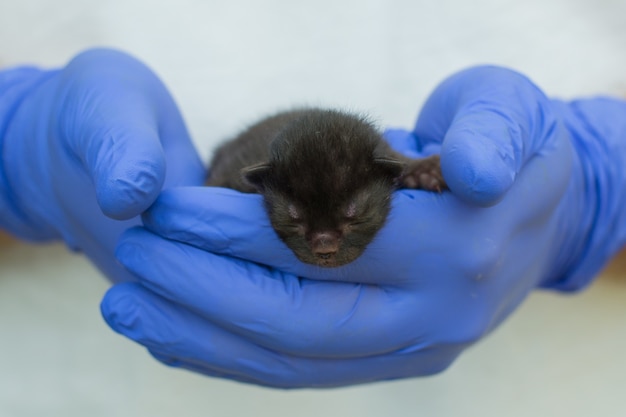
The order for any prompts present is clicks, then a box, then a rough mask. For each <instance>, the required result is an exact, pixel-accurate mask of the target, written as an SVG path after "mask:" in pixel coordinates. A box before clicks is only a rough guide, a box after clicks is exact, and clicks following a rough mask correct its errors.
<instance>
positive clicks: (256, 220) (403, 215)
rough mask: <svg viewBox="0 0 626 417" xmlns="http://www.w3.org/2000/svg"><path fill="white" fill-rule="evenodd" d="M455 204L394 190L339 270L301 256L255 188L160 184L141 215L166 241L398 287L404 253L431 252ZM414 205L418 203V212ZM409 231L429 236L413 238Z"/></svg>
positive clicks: (312, 274)
mask: <svg viewBox="0 0 626 417" xmlns="http://www.w3.org/2000/svg"><path fill="white" fill-rule="evenodd" d="M450 203H452V204H450ZM457 204H458V202H457V201H456V199H454V197H452V196H451V195H450V194H437V193H429V192H423V191H421V192H420V191H417V192H413V191H402V194H401V193H396V194H395V196H394V199H393V200H392V210H391V213H390V215H389V218H388V221H387V224H386V225H385V227H383V228H382V229H381V230H380V231H379V232H378V234H377V236H376V238H375V239H374V240H373V241H372V242H371V243H370V244H369V245H368V246H367V247H366V249H365V251H364V253H363V254H362V255H361V256H360V257H359V258H358V259H356V260H355V261H354V262H351V263H350V264H348V265H344V266H342V267H338V268H320V267H318V266H316V265H310V264H304V263H302V262H300V261H299V260H298V259H297V258H296V256H295V255H294V253H293V252H292V251H291V249H289V248H288V247H287V246H286V245H285V244H284V243H283V242H282V241H281V240H280V239H279V238H278V236H277V234H276V232H275V231H274V229H273V228H272V226H271V224H270V222H269V219H268V216H267V213H266V211H265V208H264V206H263V198H262V196H260V195H257V194H243V193H239V192H237V191H234V190H230V189H226V188H217V187H179V188H175V189H169V190H164V191H163V192H162V193H161V195H160V196H159V197H158V199H157V200H156V202H155V203H154V204H153V205H152V206H151V207H150V209H149V210H148V211H146V212H145V213H144V214H143V216H142V218H143V222H144V226H145V227H146V229H148V230H150V231H152V232H153V233H155V234H158V235H160V236H162V237H165V238H167V239H171V240H176V241H179V242H184V243H187V244H190V245H193V246H195V247H197V248H200V249H204V250H206V251H210V252H214V253H219V254H222V255H228V256H234V257H237V258H242V259H246V260H249V261H253V262H256V263H260V264H264V265H269V266H272V267H274V268H277V269H279V270H281V271H285V272H288V273H292V274H294V275H297V276H299V277H305V278H311V279H316V280H332V281H349V282H359V283H366V284H375V285H379V284H386V285H403V284H405V283H406V281H407V279H408V278H407V275H408V274H409V273H411V272H410V271H408V270H407V269H406V268H405V267H407V268H408V265H409V264H410V263H408V262H406V259H409V258H414V257H415V254H416V253H430V252H433V250H434V249H433V248H434V247H435V246H437V245H436V244H434V243H433V239H432V236H441V230H445V229H446V228H447V227H448V225H449V224H450V222H451V220H450V219H452V221H455V220H454V219H455V217H454V216H455V213H456V210H457V207H456V205H457ZM400 207H402V208H401V209H400ZM416 207H420V208H421V209H420V210H417V211H416V209H415V208H416ZM407 221H408V222H409V223H408V224H407ZM412 236H430V238H429V239H414V238H412ZM446 236H447V235H446ZM460 237H462V235H458V234H455V235H450V236H448V237H447V240H446V241H445V242H441V244H446V245H453V244H454V243H453V240H455V239H457V238H460ZM403 240H404V241H406V243H410V244H400V245H399V244H398V241H403ZM409 240H410V242H409ZM440 249H441V248H440ZM389 265H394V268H389Z"/></svg>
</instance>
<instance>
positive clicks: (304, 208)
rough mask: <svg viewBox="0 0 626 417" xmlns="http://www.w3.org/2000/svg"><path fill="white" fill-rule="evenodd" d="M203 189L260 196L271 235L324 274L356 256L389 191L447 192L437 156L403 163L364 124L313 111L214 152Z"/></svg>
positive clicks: (280, 119) (283, 116) (385, 208)
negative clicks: (270, 226) (279, 239)
mask: <svg viewBox="0 0 626 417" xmlns="http://www.w3.org/2000/svg"><path fill="white" fill-rule="evenodd" d="M206 185H209V186H217V187H227V188H233V189H235V190H239V191H242V192H246V193H260V194H262V195H263V197H264V201H265V207H266V209H267V212H268V215H269V218H270V221H271V223H272V226H273V228H274V229H275V230H276V233H277V234H278V236H279V237H280V238H281V239H282V240H283V241H284V242H285V244H286V245H287V246H288V247H289V248H290V249H291V250H292V251H293V252H294V253H295V255H296V256H297V257H298V259H300V260H301V261H302V262H306V263H310V264H315V265H319V266H323V267H336V266H341V265H345V264H347V263H349V262H352V261H353V260H355V259H356V258H358V257H359V256H360V255H361V253H363V251H364V250H365V248H366V247H367V245H368V244H369V243H370V242H371V241H372V239H373V238H374V236H375V235H376V233H377V232H378V230H380V228H381V227H382V226H383V225H384V223H385V220H386V218H387V215H388V213H389V210H390V202H391V195H392V193H393V191H394V190H395V189H396V188H398V187H404V188H423V189H428V190H433V191H441V190H443V189H445V188H446V184H445V182H444V180H443V178H442V176H441V170H440V167H439V157H438V156H436V155H433V156H430V157H427V158H423V159H409V158H407V157H404V156H402V155H400V154H399V153H397V152H394V151H393V150H392V149H391V148H390V147H389V145H387V143H386V142H385V140H384V139H383V138H382V135H381V133H380V132H379V131H378V130H377V129H376V128H375V127H374V125H373V124H372V123H371V122H370V121H368V120H367V118H365V117H363V116H359V115H354V114H349V113H346V112H343V111H338V110H330V109H318V108H306V109H298V110H292V111H286V112H282V113H278V114H275V115H273V116H270V117H268V118H265V119H263V120H261V121H260V122H258V123H256V124H254V125H252V126H251V127H249V128H248V129H246V130H245V131H243V132H242V133H241V134H240V135H238V136H237V137H235V138H234V139H232V140H230V141H228V142H226V143H224V144H223V145H221V146H220V147H219V148H218V149H217V150H216V152H215V154H214V156H213V159H212V162H211V165H210V174H209V177H208V179H207V182H206Z"/></svg>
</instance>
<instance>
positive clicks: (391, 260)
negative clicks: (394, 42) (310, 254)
mask: <svg viewBox="0 0 626 417" xmlns="http://www.w3.org/2000/svg"><path fill="white" fill-rule="evenodd" d="M387 136H388V139H389V140H390V141H391V142H392V144H393V145H394V146H395V147H396V148H397V149H399V150H401V151H404V152H406V153H407V154H425V153H432V152H441V163H442V167H443V173H444V176H445V179H446V181H447V183H448V184H449V186H450V188H451V191H452V192H451V193H448V192H446V193H443V194H437V193H429V192H424V191H413V190H401V191H398V192H397V193H396V194H395V196H394V200H393V207H392V211H391V214H390V217H389V221H388V223H387V225H386V226H385V227H384V228H383V230H381V232H380V234H379V235H378V236H377V238H376V239H375V240H374V242H373V243H372V244H371V245H370V246H369V247H368V248H367V250H366V252H365V253H364V255H363V256H362V257H361V258H359V259H358V260H357V261H355V262H354V263H352V264H350V265H346V266H344V267H341V268H336V269H321V268H316V267H313V266H310V265H303V264H301V263H299V262H298V261H297V260H296V258H295V256H294V255H293V254H292V253H291V252H290V251H289V250H288V249H287V248H286V247H285V246H284V245H283V244H282V243H281V242H280V241H279V239H278V238H277V237H276V236H275V234H274V232H273V230H272V229H271V227H270V224H269V222H268V220H267V216H266V214H265V212H264V209H263V206H262V201H261V197H260V196H258V195H244V194H240V193H238V192H235V191H232V190H226V189H219V188H198V187H196V188H194V187H184V188H178V189H171V190H166V191H165V192H164V193H163V194H162V195H161V196H160V197H159V199H158V200H157V202H156V203H155V205H153V206H152V208H151V209H150V210H149V211H148V212H147V213H146V215H145V217H144V223H145V227H146V229H147V230H146V229H143V228H135V229H131V230H129V231H128V232H127V233H125V234H124V236H123V237H122V240H121V243H120V246H119V247H118V251H117V256H118V258H119V260H120V261H121V262H122V263H123V264H124V265H125V266H126V267H127V268H128V269H129V270H131V271H132V272H134V273H135V274H137V276H138V277H139V282H140V284H137V283H128V284H121V285H118V286H115V287H113V288H112V289H111V290H109V292H108V293H107V295H106V296H105V298H104V300H103V302H102V311H103V315H104V317H105V319H106V320H107V322H108V323H109V325H111V326H112V327H113V329H115V330H116V331H118V332H120V333H122V334H123V335H125V336H127V337H129V338H131V339H133V340H135V341H137V342H139V343H141V344H142V345H144V346H146V347H147V348H148V349H149V351H150V352H151V353H152V354H153V355H154V356H155V357H156V358H158V359H159V360H161V361H163V362H164V363H167V364H170V365H173V366H177V367H183V368H187V369H191V370H194V371H197V372H201V373H204V374H208V375H213V376H219V377H225V378H231V379H235V380H239V381H244V382H250V383H255V384H262V385H268V386H275V387H326V386H337V385H347V384H356V383H363V382H368V381H376V380H385V379H394V378H405V377H413V376H420V375H428V374H433V373H436V372H440V371H442V370H443V369H445V368H446V367H447V366H449V365H450V363H451V362H452V361H453V360H454V359H455V358H456V357H457V356H458V355H459V354H460V353H461V352H462V351H463V350H464V349H465V348H467V347H468V346H469V345H470V344H472V343H473V342H475V341H477V340H479V339H480V338H482V337H483V336H484V335H485V334H487V333H488V332H489V331H491V330H492V329H494V328H495V327H496V326H497V325H498V324H499V323H501V322H502V321H503V320H504V319H505V318H506V317H507V316H508V315H509V314H510V313H511V312H512V311H513V310H514V309H515V308H516V307H517V306H518V305H519V304H520V302H522V300H523V299H524V298H525V297H526V296H527V295H528V294H529V292H531V291H532V290H533V289H535V288H537V287H541V286H543V287H551V288H556V289H561V290H575V289H579V288H581V287H583V286H584V285H585V284H587V283H588V282H590V280H591V279H592V277H593V276H594V274H596V273H597V271H598V270H599V268H601V266H602V265H603V264H604V263H605V262H606V261H607V259H609V258H610V257H611V255H612V254H613V253H614V252H615V251H616V250H617V249H618V248H619V247H620V246H621V245H622V243H623V242H624V231H625V230H626V227H625V226H626V222H625V221H624V220H625V219H624V213H625V212H626V210H624V207H626V205H624V198H625V196H626V193H625V192H624V187H625V180H626V179H625V174H624V170H623V166H625V165H626V164H625V163H624V159H625V157H626V148H625V146H624V144H625V141H624V139H626V103H624V102H622V101H617V100H610V99H593V100H583V101H576V102H571V103H564V102H558V101H551V100H548V99H547V98H546V97H545V96H544V95H543V93H542V92H541V91H540V90H539V89H537V88H536V87H535V86H534V85H533V84H532V83H531V82H530V81H529V80H527V79H526V78H524V77H523V76H521V75H519V74H517V73H514V72H512V71H508V70H505V69H499V68H493V67H480V68H474V69H470V70H467V71H464V72H461V73H459V74H457V75H454V76H453V77H451V78H450V79H448V80H446V81H445V82H444V83H443V84H441V86H440V87H438V88H437V89H436V91H435V92H434V94H433V95H432V97H431V98H430V99H429V100H428V102H427V103H426V105H425V107H424V108H423V111H422V112H421V115H420V117H419V120H418V122H417V125H416V127H415V129H414V130H413V131H412V132H406V131H398V130H395V131H388V132H387ZM157 234H159V235H162V236H165V237H167V238H169V239H172V240H165V239H163V238H161V237H160V236H158V235H157Z"/></svg>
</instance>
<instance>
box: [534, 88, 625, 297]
mask: <svg viewBox="0 0 626 417" xmlns="http://www.w3.org/2000/svg"><path fill="white" fill-rule="evenodd" d="M554 106H555V108H556V109H557V110H558V111H559V112H560V113H561V115H562V116H563V120H564V122H565V125H566V127H567V129H568V131H569V132H570V134H571V138H572V144H573V146H574V149H575V151H576V152H575V154H576V160H575V166H577V167H576V168H575V172H574V175H575V176H578V177H576V178H573V179H572V182H571V185H570V190H569V192H568V194H569V195H570V199H569V200H568V201H566V202H564V204H563V206H562V207H561V209H562V210H564V211H565V213H567V214H569V213H571V212H573V211H575V210H577V208H578V210H579V213H578V216H577V217H578V221H577V222H576V224H573V223H574V222H570V223H569V224H568V225H566V226H565V227H566V228H567V229H568V230H570V231H571V232H570V233H568V235H569V236H567V237H566V238H565V242H564V244H567V245H573V247H572V249H573V250H571V251H569V255H568V258H569V259H567V260H565V262H564V263H562V265H565V266H567V270H566V271H565V272H563V273H561V274H560V275H559V276H557V277H558V279H556V280H551V281H550V282H546V283H544V284H543V285H542V286H543V287H544V288H551V289H556V290H560V291H577V290H580V289H582V288H584V287H585V286H587V285H588V284H590V283H591V282H592V281H593V279H594V278H595V277H596V275H597V274H598V273H599V272H600V271H601V270H602V268H604V266H605V265H606V264H607V263H608V261H609V260H610V259H611V258H612V257H613V256H614V255H615V254H616V253H617V252H619V250H620V249H621V248H622V247H623V245H624V243H626V170H625V168H624V167H626V101H624V100H617V99H611V98H596V99H587V100H577V101H573V102H570V103H564V102H558V101H555V102H554ZM564 217H568V216H564ZM570 220H571V218H570Z"/></svg>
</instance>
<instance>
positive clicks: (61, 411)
mask: <svg viewBox="0 0 626 417" xmlns="http://www.w3.org/2000/svg"><path fill="white" fill-rule="evenodd" d="M625 20H626V2H625V1H621V0H600V1H598V0H526V1H511V0H500V1H498V0H475V1H472V2H469V1H465V0H439V1H437V2H432V1H426V0H411V1H409V0H406V1H403V0H377V1H376V0H360V1H358V0H349V1H341V2H339V1H331V0H319V1H315V2H308V1H302V2H289V1H285V0H273V1H253V0H248V1H231V2H217V1H200V0H195V1H194V0H181V1H178V2H166V1H147V0H111V1H106V2H95V1H84V0H82V1H80V0H57V1H55V2H50V1H44V0H32V1H24V2H17V1H13V2H10V1H8V0H5V1H4V2H2V3H0V64H4V65H12V64H18V63H35V64H39V65H42V66H59V65H63V64H64V63H65V62H66V61H67V60H68V59H70V58H71V57H72V56H73V55H75V54H76V53H77V52H79V51H81V50H83V49H85V48H88V47H92V46H103V45H104V46H113V47H118V48H122V49H124V50H126V51H128V52H130V53H132V54H134V55H136V56H138V57H140V58H141V59H143V60H144V61H145V62H147V63H148V64H149V65H150V66H151V67H152V68H153V69H154V70H155V71H156V72H157V73H158V74H160V75H161V77H162V78H163V80H164V81H165V83H166V84H167V85H168V86H169V88H170V89H171V91H172V92H173V93H174V95H175V97H176V98H177V100H178V102H179V105H180V107H181V109H182V111H183V113H184V115H185V118H186V120H187V122H188V125H189V127H190V130H191V132H192V135H193V137H194V140H195V142H196V144H197V145H198V147H199V149H200V150H201V153H202V155H203V156H204V157H205V158H206V157H208V155H209V152H210V149H211V147H212V146H213V144H215V143H216V142H217V141H219V140H221V139H223V138H224V137H226V136H229V135H231V134H233V133H234V132H235V131H236V130H237V129H238V128H240V127H241V126H243V125H245V124H247V123H248V122H249V121H251V120H253V119H255V118H256V117H258V116H261V115H264V114H266V113H269V112H271V111H272V110H274V109H277V108H285V107H290V106H293V105H297V104H303V103H311V104H329V105H338V106H345V107H349V108H353V109H357V110H365V111H369V112H371V113H372V114H373V115H375V116H377V118H378V120H379V121H380V123H381V124H383V125H396V126H406V127H410V126H411V124H412V123H413V120H414V118H415V115H416V114H417V112H418V109H419V107H420V104H421V103H422V102H423V101H424V100H425V99H426V97H427V95H428V93H429V92H430V91H431V90H432V89H433V88H434V87H435V86H436V84H437V83H438V82H439V81H441V80H442V79H443V78H444V77H446V76H447V75H449V74H451V73H452V72H454V71H457V70H459V69H462V68H464V67H467V66H469V65H474V64H480V63H494V64H500V65H505V66H509V67H512V68H515V69H517V70H519V71H521V72H523V73H525V74H526V75H528V76H530V77H531V78H532V79H533V80H534V81H535V82H537V83H538V84H539V85H540V86H541V87H542V88H543V89H544V90H545V91H546V92H548V93H549V94H550V95H555V96H561V97H574V96H581V95H588V94H596V93H610V94H622V95H624V93H626V70H625V69H626V53H625V51H626V22H625ZM624 271H626V269H624ZM625 273H626V272H625ZM106 288H107V283H106V281H104V279H103V278H102V277H101V276H100V275H99V273H98V272H97V271H95V270H94V269H93V268H92V267H91V266H90V265H89V264H88V263H87V261H86V260H85V259H83V258H81V257H79V256H76V255H72V254H69V253H67V252H66V251H65V249H64V248H63V247H62V246H60V245H57V246H48V247H29V246H26V245H18V246H14V247H12V248H9V249H6V248H3V249H2V250H1V252H0V340H1V344H0V417H4V416H8V417H13V416H29V417H30V416H66V417H73V416H87V415H88V416H157V417H158V416H174V415H182V416H190V417H194V416H244V415H258V416H265V415H267V416H346V415H348V416H381V415H385V416H409V415H425V416H460V415H462V416H483V417H489V416H529V415H532V416H535V415H538V416H590V415H601V416H623V415H626V410H625V409H626V406H625V405H624V401H623V392H624V388H625V387H626V360H624V359H623V353H624V352H625V351H626V331H625V330H626V278H623V279H621V280H619V279H609V280H601V281H600V282H598V283H597V284H596V285H594V286H593V287H592V288H591V289H590V290H589V291H587V292H585V293H584V294H583V295H580V296H576V297H565V296H559V295H555V294H548V293H537V294H535V295H533V296H532V297H531V298H530V299H529V300H528V301H527V302H526V303H525V304H524V305H523V306H522V308H521V309H520V310H519V311H518V312H516V313H515V314H514V315H513V317H512V318H511V319H509V320H508V321H507V322H505V323H504V325H503V326H501V328H500V329H498V330H497V331H496V333H495V334H493V335H492V336H490V337H489V338H487V339H486V340H485V341H483V342H481V343H479V344H478V345H477V346H475V347H474V348H473V349H470V351H469V352H467V353H466V354H465V355H463V356H461V358H460V359H459V361H457V363H456V364H454V365H453V367H452V368H451V369H450V370H448V371H447V372H446V373H444V374H443V375H440V376H437V377H432V378H428V379H415V380H408V381H400V382H393V383H380V384H374V385H369V386H363V387H354V388H346V389H336V390H331V391H311V390H304V391H295V392H283V391H275V390H268V389H263V388H258V387H250V386H245V385H241V384H236V383H232V382H228V381H220V380H213V379H208V378H204V377H200V376H197V375H193V374H191V373H188V372H183V371H177V370H172V369H169V368H166V367H164V366H162V365H160V364H158V363H157V362H156V361H154V360H153V359H151V358H150V357H149V355H148V354H147V353H146V352H145V351H144V350H143V349H142V348H140V347H138V346H136V345H134V344H132V343H131V342H129V341H127V340H125V339H123V338H121V337H119V336H117V335H116V334H114V333H113V332H112V331H110V330H109V329H108V328H107V327H106V325H105V324H104V322H103V321H102V320H101V318H100V315H99V308H98V304H99V300H100V298H101V296H102V294H103V292H104V291H105V290H106Z"/></svg>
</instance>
